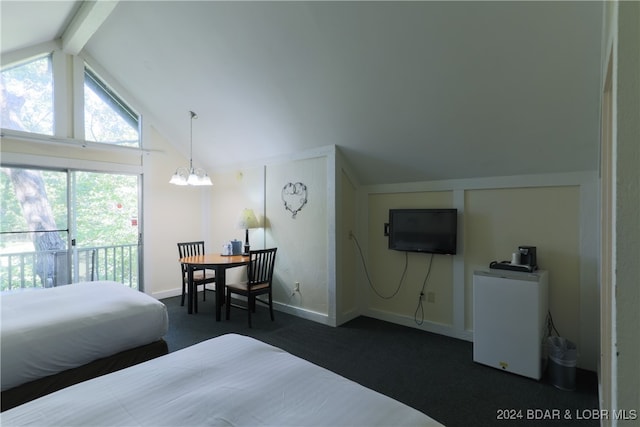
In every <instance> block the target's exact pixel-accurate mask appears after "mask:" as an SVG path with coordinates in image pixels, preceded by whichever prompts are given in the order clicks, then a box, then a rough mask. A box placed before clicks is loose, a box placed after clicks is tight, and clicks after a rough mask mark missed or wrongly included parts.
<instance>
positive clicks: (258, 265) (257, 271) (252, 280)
mask: <svg viewBox="0 0 640 427" xmlns="http://www.w3.org/2000/svg"><path fill="white" fill-rule="evenodd" d="M277 250H278V248H271V249H260V250H255V251H250V252H249V257H250V261H249V265H248V266H247V287H248V288H249V289H251V288H252V287H255V286H258V285H263V284H269V286H271V281H272V279H273V268H274V266H275V261H276V251H277Z"/></svg>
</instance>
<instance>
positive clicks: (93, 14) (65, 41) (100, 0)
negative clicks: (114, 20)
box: [62, 0, 119, 55]
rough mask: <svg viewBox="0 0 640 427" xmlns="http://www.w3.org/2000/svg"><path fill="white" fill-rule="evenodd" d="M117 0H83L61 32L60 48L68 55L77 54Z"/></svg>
mask: <svg viewBox="0 0 640 427" xmlns="http://www.w3.org/2000/svg"><path fill="white" fill-rule="evenodd" d="M118 1H119V0H113V1H112V0H97V1H83V2H82V5H81V6H80V8H79V9H78V12H76V14H75V15H74V17H73V19H72V20H71V22H70V23H69V25H68V26H67V28H66V29H65V30H64V32H63V33H62V49H63V50H64V51H65V52H66V53H68V54H70V55H78V54H79V53H80V51H82V49H83V48H84V46H85V44H87V42H88V41H89V39H91V36H93V34H95V32H96V31H97V30H98V28H100V25H102V23H103V22H104V21H105V20H106V19H107V17H109V15H110V14H111V12H113V9H115V7H116V6H117V5H118Z"/></svg>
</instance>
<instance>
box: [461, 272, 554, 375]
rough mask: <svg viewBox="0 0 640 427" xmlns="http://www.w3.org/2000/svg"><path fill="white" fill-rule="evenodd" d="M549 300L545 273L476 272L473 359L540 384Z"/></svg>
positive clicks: (474, 280)
mask: <svg viewBox="0 0 640 427" xmlns="http://www.w3.org/2000/svg"><path fill="white" fill-rule="evenodd" d="M548 301H549V283H548V274H547V272H546V271H542V270H540V271H535V272H533V273H526V272H516V271H508V270H493V269H492V270H487V271H474V273H473V361H474V362H478V363H482V364H484V365H488V366H492V367H494V368H498V369H500V370H504V371H508V372H513V373H515V374H519V375H523V376H526V377H530V378H534V379H536V380H539V379H540V378H541V377H542V373H543V368H544V359H545V358H546V351H544V348H545V347H544V346H545V345H546V343H545V337H546V335H547V313H548Z"/></svg>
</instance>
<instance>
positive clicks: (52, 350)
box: [0, 281, 168, 391]
mask: <svg viewBox="0 0 640 427" xmlns="http://www.w3.org/2000/svg"><path fill="white" fill-rule="evenodd" d="M0 301H1V307H2V319H1V320H2V322H1V323H0V345H1V346H2V347H1V372H0V376H1V378H2V391H4V390H7V389H10V388H13V387H16V386H18V385H20V384H23V383H26V382H29V381H33V380H36V379H39V378H42V377H45V376H49V375H53V374H56V373H58V372H61V371H64V370H67V369H70V368H75V367H78V366H81V365H84V364H87V363H89V362H92V361H94V360H96V359H100V358H103V357H107V356H111V355H113V354H116V353H118V352H120V351H123V350H127V349H131V348H134V347H138V346H141V345H145V344H149V343H151V342H154V341H157V340H159V339H160V338H162V337H163V336H164V335H165V333H166V332H167V328H168V314H167V308H166V307H165V305H164V304H162V303H161V302H160V301H157V300H156V299H154V298H152V297H150V296H149V295H146V294H144V293H142V292H139V291H137V290H134V289H130V288H128V287H126V286H124V285H122V284H121V283H116V282H110V281H96V282H86V283H78V284H74V285H67V286H60V287H56V288H47V289H41V290H34V291H29V292H17V293H6V294H1V295H0Z"/></svg>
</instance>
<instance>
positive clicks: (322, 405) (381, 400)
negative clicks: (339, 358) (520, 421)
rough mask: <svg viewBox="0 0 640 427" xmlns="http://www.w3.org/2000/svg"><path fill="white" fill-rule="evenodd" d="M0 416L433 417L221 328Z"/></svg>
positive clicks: (403, 420) (315, 421)
mask: <svg viewBox="0 0 640 427" xmlns="http://www.w3.org/2000/svg"><path fill="white" fill-rule="evenodd" d="M0 422H1V424H2V426H6V427H9V426H21V425H34V426H205V425H208V426H279V427H284V426H331V427H337V426H363V427H365V426H366V427H372V426H439V425H441V424H439V423H438V422H436V421H435V420H433V419H431V418H430V417H428V416H427V415H425V414H423V413H422V412H419V411H417V410H415V409H413V408H411V407H409V406H407V405H405V404H403V403H400V402H398V401H396V400H393V399H391V398H389V397H386V396H384V395H382V394H380V393H378V392H375V391H373V390H370V389H368V388H365V387H363V386H361V385H359V384H357V383H355V382H353V381H350V380H348V379H346V378H343V377H341V376H339V375H336V374H334V373H332V372H330V371H328V370H326V369H324V368H321V367H319V366H316V365H314V364H312V363H310V362H307V361H305V360H303V359H300V358H298V357H295V356H293V355H291V354H289V353H286V352H285V351H283V350H281V349H278V348H276V347H273V346H270V345H268V344H265V343H262V342H260V341H257V340H254V339H253V338H249V337H245V336H241V335H234V334H229V335H223V336H221V337H218V338H213V339H210V340H207V341H204V342H201V343H199V344H196V345H194V346H191V347H188V348H185V349H183V350H179V351H177V352H174V353H170V354H168V355H166V356H162V357H159V358H156V359H153V360H150V361H148V362H144V363H141V364H139V365H135V366H132V367H130V368H127V369H124V370H121V371H118V372H114V373H111V374H108V375H105V376H102V377H99V378H95V379H92V380H89V381H86V382H84V383H80V384H76V385H74V386H71V387H69V388H67V389H64V390H60V391H58V392H55V393H52V394H50V395H47V396H44V397H42V398H40V399H37V400H34V401H32V402H29V403H26V404H24V405H21V406H19V407H16V408H13V409H10V410H8V411H5V412H3V413H2V414H0Z"/></svg>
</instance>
